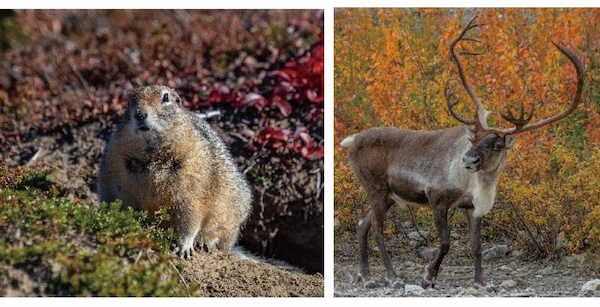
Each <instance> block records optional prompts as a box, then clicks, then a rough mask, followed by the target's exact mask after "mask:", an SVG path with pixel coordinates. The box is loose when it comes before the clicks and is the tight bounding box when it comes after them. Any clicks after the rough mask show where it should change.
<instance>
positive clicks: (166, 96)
mask: <svg viewBox="0 0 600 307" xmlns="http://www.w3.org/2000/svg"><path fill="white" fill-rule="evenodd" d="M162 102H169V93H164V94H163V96H162Z"/></svg>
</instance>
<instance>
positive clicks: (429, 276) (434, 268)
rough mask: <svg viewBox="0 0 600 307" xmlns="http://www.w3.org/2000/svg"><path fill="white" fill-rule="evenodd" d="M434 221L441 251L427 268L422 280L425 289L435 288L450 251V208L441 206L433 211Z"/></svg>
mask: <svg viewBox="0 0 600 307" xmlns="http://www.w3.org/2000/svg"><path fill="white" fill-rule="evenodd" d="M433 219H434V222H435V227H436V229H437V232H438V236H439V238H440V250H439V251H438V254H437V256H436V257H435V259H434V260H433V262H431V263H430V264H429V265H428V266H427V268H426V272H425V275H424V276H423V279H422V280H421V285H422V286H423V288H427V287H430V286H431V287H432V288H433V287H434V284H435V279H436V278H437V274H438V271H439V269H440V265H441V264H442V260H444V256H446V254H447V253H448V250H450V227H449V226H448V208H447V207H446V206H439V207H437V208H435V209H434V211H433Z"/></svg>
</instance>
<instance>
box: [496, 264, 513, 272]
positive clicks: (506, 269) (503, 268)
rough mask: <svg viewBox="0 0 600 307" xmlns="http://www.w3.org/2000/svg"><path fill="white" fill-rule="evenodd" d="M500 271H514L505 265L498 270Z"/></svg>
mask: <svg viewBox="0 0 600 307" xmlns="http://www.w3.org/2000/svg"><path fill="white" fill-rule="evenodd" d="M498 269H499V270H500V271H512V268H511V267H509V266H508V265H503V266H501V267H499V268H498Z"/></svg>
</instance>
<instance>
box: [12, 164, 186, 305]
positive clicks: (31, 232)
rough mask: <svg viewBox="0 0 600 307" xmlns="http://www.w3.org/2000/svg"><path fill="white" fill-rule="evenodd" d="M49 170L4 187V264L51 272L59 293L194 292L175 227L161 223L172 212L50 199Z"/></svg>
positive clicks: (47, 276)
mask: <svg viewBox="0 0 600 307" xmlns="http://www.w3.org/2000/svg"><path fill="white" fill-rule="evenodd" d="M4 171H6V169H4ZM44 174H45V175H44ZM47 174H48V173H47V172H31V171H28V170H25V171H24V173H23V175H22V176H21V177H20V178H21V180H20V181H19V182H18V184H13V185H10V187H0V263H3V264H7V265H12V266H15V267H19V268H21V269H23V270H24V271H25V272H27V273H29V274H30V275H31V277H32V278H33V279H34V280H35V279H38V280H39V279H40V278H43V279H44V280H43V282H44V283H46V284H47V286H46V289H45V293H46V294H47V295H51V296H52V295H60V296H188V295H190V294H191V293H194V291H195V290H196V289H197V288H196V287H194V286H192V287H191V289H188V288H187V286H184V285H183V284H182V283H181V281H180V279H179V276H178V273H177V271H176V270H174V269H173V267H174V264H172V263H170V261H172V260H171V259H172V258H171V257H172V256H170V250H169V246H170V242H171V240H172V239H173V233H172V232H167V231H164V230H162V229H161V228H160V227H158V224H157V223H160V222H161V221H162V220H164V219H166V218H168V217H166V216H165V214H159V215H158V216H156V217H153V218H147V217H146V216H145V214H144V213H142V212H135V211H132V210H123V211H122V210H120V204H119V203H103V204H101V205H100V206H99V207H98V208H91V207H88V206H86V205H83V204H80V203H77V202H73V201H70V200H67V199H65V198H59V197H49V196H48V193H47V192H48V191H50V190H52V189H53V187H52V185H50V184H47V178H46V175H47ZM17 179H18V178H17ZM17 188H19V189H17Z"/></svg>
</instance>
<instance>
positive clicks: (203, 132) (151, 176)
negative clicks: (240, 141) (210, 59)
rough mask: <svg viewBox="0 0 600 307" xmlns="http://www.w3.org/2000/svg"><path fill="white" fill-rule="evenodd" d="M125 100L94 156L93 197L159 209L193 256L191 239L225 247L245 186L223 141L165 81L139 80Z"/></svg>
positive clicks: (235, 229) (238, 222) (244, 214)
mask: <svg viewBox="0 0 600 307" xmlns="http://www.w3.org/2000/svg"><path fill="white" fill-rule="evenodd" d="M127 101H128V106H127V111H126V113H125V115H124V116H123V117H122V118H121V119H120V121H119V123H118V126H117V129H116V131H115V132H114V133H113V134H112V136H111V138H110V140H109V142H108V144H107V146H106V149H105V151H104V154H103V157H102V161H101V163H100V173H99V175H98V187H97V188H98V194H99V196H100V200H101V201H105V202H112V201H114V200H117V199H120V200H121V201H122V204H123V207H124V208H127V207H131V208H133V209H138V210H145V211H147V212H148V213H149V214H153V213H154V212H156V211H157V210H159V209H166V210H167V211H168V212H169V213H170V216H171V218H170V220H169V221H168V225H165V226H168V227H172V228H173V229H174V231H175V232H176V233H177V234H179V235H180V240H179V241H178V242H177V248H176V252H177V254H178V255H179V256H180V257H181V258H184V259H189V258H190V257H192V255H193V253H194V244H195V242H196V241H197V242H199V243H200V245H201V246H202V245H204V246H205V247H206V248H208V249H209V250H211V249H213V248H217V249H219V250H223V251H226V252H229V251H231V248H232V247H233V246H234V245H235V243H236V241H237V239H238V237H239V234H240V229H241V228H242V227H243V226H244V224H245V222H246V220H247V218H248V216H249V215H250V212H251V208H252V206H251V201H252V192H251V190H250V187H249V185H248V183H247V181H246V179H245V177H244V175H243V174H242V173H241V172H240V171H239V170H238V168H237V166H236V165H235V163H234V161H233V159H232V158H231V154H230V153H229V150H228V148H227V147H226V145H225V143H224V142H223V141H222V140H221V138H220V137H219V135H218V134H217V133H216V132H215V131H214V130H213V129H212V128H211V127H210V125H209V124H208V123H207V122H206V121H205V120H204V119H203V118H201V116H198V115H197V114H195V113H192V112H190V111H188V110H186V109H185V108H183V106H182V105H181V102H182V100H181V98H180V97H179V95H178V94H177V93H176V92H175V91H174V90H173V89H171V88H169V87H166V86H147V87H140V88H137V89H135V90H133V91H131V92H130V93H129V94H128V97H127Z"/></svg>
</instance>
